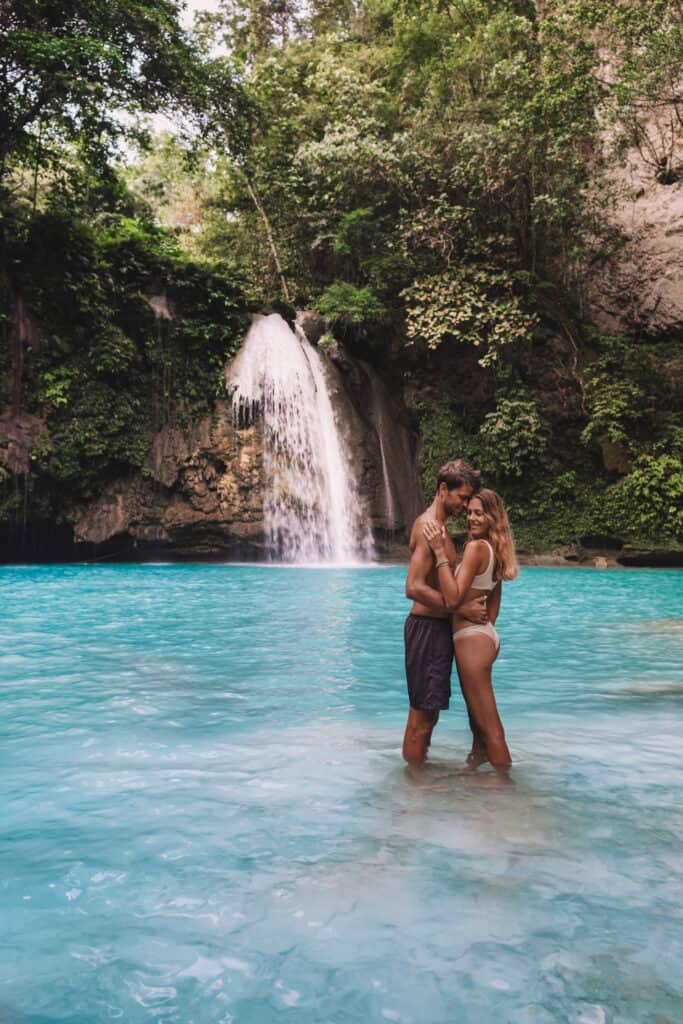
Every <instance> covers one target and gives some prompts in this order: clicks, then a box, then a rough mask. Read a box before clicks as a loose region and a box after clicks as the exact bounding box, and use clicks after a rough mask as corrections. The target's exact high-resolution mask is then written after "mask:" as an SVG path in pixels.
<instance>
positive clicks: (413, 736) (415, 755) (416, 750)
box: [403, 708, 439, 768]
mask: <svg viewBox="0 0 683 1024" xmlns="http://www.w3.org/2000/svg"><path fill="white" fill-rule="evenodd" d="M438 719H439V712H438V711H426V710H424V709H422V708H411V709H410V711H409V712H408V723H407V725H406V731H405V735H404V737H403V757H404V760H406V761H407V762H408V764H409V765H410V767H411V768H419V767H420V766H421V765H422V764H424V760H425V758H426V756H427V748H428V747H429V744H430V741H431V738H432V730H433V728H434V726H435V725H436V723H437V721H438Z"/></svg>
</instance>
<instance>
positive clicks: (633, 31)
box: [0, 0, 683, 550]
mask: <svg viewBox="0 0 683 1024" xmlns="http://www.w3.org/2000/svg"><path fill="white" fill-rule="evenodd" d="M188 24H189V19H188V18H187V17H185V19H184V20H183V18H182V12H181V11H180V10H179V8H178V6H177V5H176V4H175V3H174V2H173V0H154V2H152V0H135V2H133V0H110V2H108V3H107V4H104V3H100V2H99V0H84V2H80V3H79V2H74V0H70V2H67V3H60V4H56V3H53V2H49V0H32V2H28V0H12V2H6V0H0V36H1V38H2V47H1V49H0V218H1V219H0V245H1V247H2V262H1V265H0V296H1V302H2V305H1V308H0V315H1V317H2V330H1V333H0V350H1V352H2V364H3V372H2V374H1V376H0V387H1V389H2V394H1V395H0V398H1V403H0V404H1V405H2V407H3V408H4V409H5V414H4V415H5V418H8V417H12V416H13V417H18V416H21V415H28V416H35V417H38V418H39V419H40V420H41V422H44V424H45V426H46V434H45V437H49V443H48V442H46V441H41V440H40V439H39V438H37V440H36V443H35V445H34V447H33V450H32V452H31V464H30V468H29V469H28V470H27V471H25V472H22V473H21V474H20V476H21V480H20V481H19V480H18V475H17V474H16V473H14V474H12V472H11V471H10V470H8V469H7V468H5V469H4V470H3V468H2V464H1V463H0V476H2V475H4V483H3V482H2V480H0V520H4V521H6V522H9V521H12V520H16V519H17V517H19V516H21V517H23V518H24V519H25V518H26V517H27V516H28V517H29V518H31V517H33V518H36V519H43V520H45V519H52V520H54V521H56V522H59V521H65V522H68V521H69V520H70V518H71V517H73V516H74V514H75V511H76V510H77V509H78V507H79V503H82V502H83V501H84V500H87V499H88V498H91V497H92V496H94V495H96V494H97V493H99V492H100V491H101V490H102V489H103V487H104V486H105V485H106V483H107V482H109V481H110V480H112V479H114V478H116V476H117V475H120V474H122V473H125V472H127V471H129V470H131V469H134V468H139V467H141V466H142V465H143V464H144V461H145V457H146V453H147V451H148V448H149V443H150V439H151V436H152V434H153V432H154V431H155V430H158V429H159V427H160V426H162V425H163V424H165V423H185V422H190V421H192V420H193V419H196V418H197V417H199V416H201V415H205V414H206V413H207V412H208V411H210V410H211V408H212V407H213V403H214V402H215V400H216V398H217V397H218V396H219V394H220V393H221V383H220V371H221V368H222V366H223V365H224V363H225V361H226V359H227V358H228V357H229V356H230V355H231V354H232V353H233V352H234V351H235V349H236V346H237V345H238V344H239V341H240V338H241V336H242V332H243V330H244V325H245V322H246V314H247V313H248V311H249V310H256V309H260V310H268V309H273V308H278V309H287V308H289V309H291V308H292V307H296V308H313V309H317V310H319V311H320V312H321V313H323V314H324V316H325V317H326V318H327V321H328V324H329V329H330V331H331V332H332V333H333V334H334V335H335V336H336V337H337V338H338V339H339V340H340V341H342V342H343V343H344V344H345V345H347V346H348V347H349V349H350V350H351V351H352V352H354V353H355V354H357V355H360V356H361V357H362V358H364V359H367V360H369V361H370V362H372V363H373V364H375V365H376V366H377V367H378V368H379V370H380V371H381V372H382V373H383V375H384V376H385V378H386V379H387V381H389V382H390V384H392V385H394V386H395V387H397V388H402V389H403V393H404V395H405V396H406V399H407V400H408V402H409V405H410V408H411V409H412V412H413V415H414V417H415V423H416V426H417V429H418V430H419V432H420V436H421V442H422V443H421V449H422V463H423V466H422V468H423V472H424V479H425V487H426V490H427V492H429V491H430V490H431V488H432V486H433V476H434V470H435V467H437V466H438V465H439V464H440V463H441V462H442V461H443V460H444V459H445V458H447V457H450V456H451V455H452V454H453V453H454V452H462V453H467V454H468V455H469V456H470V457H471V458H472V460H473V461H475V462H477V463H478V464H479V465H480V466H481V467H482V469H483V470H484V472H485V475H486V479H487V482H489V483H490V484H491V485H492V486H495V487H496V488H497V489H499V490H500V491H501V492H502V494H503V495H504V496H505V498H506V499H507V501H508V502H509V505H510V509H511V514H512V519H513V522H514V524H515V528H516V531H517V534H518V539H519V540H520V542H521V545H522V546H523V547H526V548H527V549H529V548H536V549H539V550H542V549H544V548H547V547H552V546H553V545H557V544H564V543H569V542H572V541H578V540H580V539H584V540H587V541H589V540H590V539H591V538H597V539H599V540H600V541H601V542H607V541H609V542H614V543H615V544H619V543H622V542H626V543H630V544H633V545H639V544H640V545H643V544H647V545H668V546H669V547H670V546H672V545H674V546H675V545H676V544H677V543H680V541H681V538H682V536H683V469H682V467H681V455H682V452H683V423H682V421H681V416H680V409H681V405H682V402H681V398H682V393H683V384H682V380H681V377H682V374H681V368H682V365H683V360H682V359H681V355H680V341H681V339H680V337H674V336H665V337H650V336H645V335H642V334H640V333H638V332H637V331H635V330H634V331H633V332H632V333H630V334H628V335H625V336H616V337H615V336H604V335H602V334H600V332H599V331H598V330H597V328H596V326H595V324H593V323H592V322H591V320H590V318H589V316H588V315H587V314H586V312H585V305H584V302H583V297H582V280H583V279H584V277H585V270H586V265H587V263H588V262H589V261H590V260H593V259H595V258H596V254H599V255H605V256H608V255H609V253H610V252H612V251H616V250H617V249H618V247H619V244H620V239H619V237H618V236H617V235H616V233H615V231H614V229H613V228H612V227H610V223H611V222H610V219H609V216H608V214H609V209H610V204H611V203H612V202H614V199H615V196H614V194H613V191H612V189H611V187H610V174H609V167H610V161H616V160H618V159H619V158H620V154H621V153H623V152H624V150H627V149H628V148H629V147H630V148H633V147H636V148H637V150H638V151H639V152H640V154H641V157H642V159H643V161H644V162H645V164H646V165H647V166H648V167H649V168H650V170H651V174H652V177H653V179H654V180H657V181H658V182H660V183H661V184H662V185H670V186H671V187H676V185H677V183H678V181H679V179H681V178H683V148H682V147H681V132H682V130H683V91H682V89H681V82H683V4H682V3H680V2H675V0H649V2H648V3H647V4H640V3H634V2H632V0H610V2H607V0H544V2H541V0H535V2H534V0H439V2H437V3H435V2H433V0H310V2H308V3H305V4H304V3H302V2H300V0H261V2H255V0H221V2H220V3H219V5H218V7H217V9H216V10H215V11H212V13H206V12H205V13H200V14H199V15H198V16H197V17H196V18H195V19H194V22H193V23H192V26H191V27H187V26H188ZM663 108H665V109H666V111H667V118H668V120H665V122H661V121H660V122H658V123H659V124H660V129H658V130H657V131H656V132H655V131H653V128H652V124H653V120H652V111H653V110H661V109H663ZM162 115H163V117H164V118H165V120H164V121H163V122H162V121H161V117H162ZM662 123H663V124H664V127H663V128H662V127H661V124H662ZM155 297H156V299H155ZM160 297H161V298H160ZM150 300H154V301H152V303H151V304H150ZM155 302H156V305H155ZM160 303H161V305H160ZM164 304H165V305H164ZM164 308H172V309H173V313H174V315H173V319H172V320H169V319H168V318H167V317H166V316H165V315H164V312H163V310H164ZM0 443H1V442H0Z"/></svg>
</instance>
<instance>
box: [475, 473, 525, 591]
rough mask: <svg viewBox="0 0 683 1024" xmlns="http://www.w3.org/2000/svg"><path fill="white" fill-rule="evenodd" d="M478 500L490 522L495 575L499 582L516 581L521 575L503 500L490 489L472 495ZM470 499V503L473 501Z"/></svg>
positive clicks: (490, 540)
mask: <svg viewBox="0 0 683 1024" xmlns="http://www.w3.org/2000/svg"><path fill="white" fill-rule="evenodd" d="M472 498H478V499H479V501H480V502H481V504H482V508H483V509H484V515H485V516H486V518H487V520H488V527H489V543H490V545H491V547H492V548H493V574H494V578H495V579H497V580H514V578H515V577H516V576H518V575H519V565H518V564H517V556H516V555H515V542H514V539H513V536H512V530H511V529H510V522H509V520H508V514H507V512H506V511H505V505H504V504H503V499H502V498H501V496H500V495H499V494H496V492H495V491H491V490H489V488H488V487H482V489H481V490H480V491H477V493H476V494H473V495H472ZM472 498H470V501H472Z"/></svg>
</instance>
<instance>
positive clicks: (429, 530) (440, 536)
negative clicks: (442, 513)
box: [422, 519, 446, 558]
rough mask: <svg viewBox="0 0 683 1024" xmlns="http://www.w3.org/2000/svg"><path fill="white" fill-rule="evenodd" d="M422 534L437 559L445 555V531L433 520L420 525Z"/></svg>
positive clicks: (427, 520)
mask: <svg viewBox="0 0 683 1024" xmlns="http://www.w3.org/2000/svg"><path fill="white" fill-rule="evenodd" d="M422 533H423V534H424V538H425V540H426V541H427V543H428V544H429V546H430V548H431V549H432V551H433V552H434V554H435V555H436V557H437V558H439V557H440V556H444V555H445V554H446V530H445V529H444V527H443V526H442V525H441V524H440V523H437V522H435V521H434V520H433V519H426V520H425V521H424V523H423V524H422Z"/></svg>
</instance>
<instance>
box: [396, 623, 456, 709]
mask: <svg viewBox="0 0 683 1024" xmlns="http://www.w3.org/2000/svg"><path fill="white" fill-rule="evenodd" d="M451 634H452V629H451V623H450V620H449V619H436V618H432V617H431V616H428V615H409V616H408V618H407V619H406V623H405V627H404V630H403V635H404V638H405V645H406V679H407V680H408V697H409V698H410V706H411V708H418V709H420V710H422V711H445V710H446V708H447V707H448V701H449V700H450V696H451V668H452V665H453V637H452V635H451Z"/></svg>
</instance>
